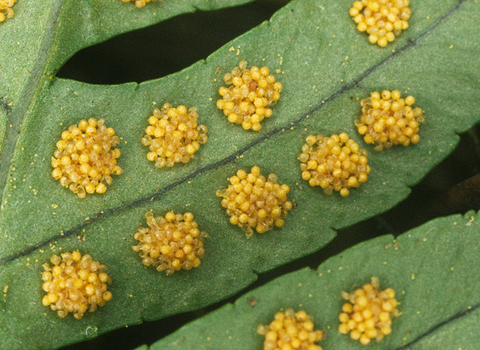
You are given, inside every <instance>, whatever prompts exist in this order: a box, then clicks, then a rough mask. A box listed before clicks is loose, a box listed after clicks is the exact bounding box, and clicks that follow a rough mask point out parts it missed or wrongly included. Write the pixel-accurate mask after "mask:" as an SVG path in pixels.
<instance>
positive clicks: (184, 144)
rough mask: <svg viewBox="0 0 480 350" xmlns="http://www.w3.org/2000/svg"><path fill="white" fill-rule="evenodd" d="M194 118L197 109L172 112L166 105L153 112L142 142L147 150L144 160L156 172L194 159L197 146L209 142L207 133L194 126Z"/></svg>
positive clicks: (202, 128)
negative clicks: (157, 169)
mask: <svg viewBox="0 0 480 350" xmlns="http://www.w3.org/2000/svg"><path fill="white" fill-rule="evenodd" d="M197 118H198V112H197V108H196V107H192V108H190V109H189V110H187V107H185V106H183V105H180V106H178V107H176V108H175V107H172V105H171V104H169V103H166V104H164V105H163V107H162V109H158V108H155V109H154V110H153V115H152V116H151V117H150V118H148V123H149V125H148V126H147V128H146V129H145V132H146V135H145V136H144V137H143V138H142V144H144V145H145V146H148V148H149V150H150V152H149V153H148V154H147V159H148V160H149V161H152V162H155V166H156V167H157V168H163V167H164V166H166V167H172V166H174V165H175V163H180V162H182V163H188V162H189V161H190V159H192V158H195V156H194V153H195V152H197V151H198V150H199V149H200V145H201V144H204V143H207V141H208V137H207V131H208V129H207V127H206V126H205V125H197Z"/></svg>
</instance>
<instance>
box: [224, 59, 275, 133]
mask: <svg viewBox="0 0 480 350" xmlns="http://www.w3.org/2000/svg"><path fill="white" fill-rule="evenodd" d="M223 80H224V81H225V83H226V84H227V85H229V87H225V86H222V87H221V88H220V89H219V90H218V93H219V94H220V96H222V98H221V99H220V100H218V101H217V107H218V108H219V109H221V110H223V114H225V115H226V116H227V117H228V120H229V121H230V122H231V123H236V124H242V127H243V128H244V129H245V130H249V129H252V130H254V131H259V130H260V129H261V128H262V125H261V124H260V123H261V122H262V120H263V119H264V118H268V117H270V116H271V115H272V109H271V107H272V106H273V105H274V104H275V103H277V101H278V100H279V99H280V92H281V91H282V88H283V85H282V83H280V82H278V81H276V78H275V77H274V76H273V75H271V74H270V70H269V69H268V68H267V67H262V68H259V67H257V66H253V67H251V68H250V69H247V61H245V60H243V61H240V63H239V64H238V67H235V68H234V69H233V70H232V72H231V73H227V74H225V75H224V77H223Z"/></svg>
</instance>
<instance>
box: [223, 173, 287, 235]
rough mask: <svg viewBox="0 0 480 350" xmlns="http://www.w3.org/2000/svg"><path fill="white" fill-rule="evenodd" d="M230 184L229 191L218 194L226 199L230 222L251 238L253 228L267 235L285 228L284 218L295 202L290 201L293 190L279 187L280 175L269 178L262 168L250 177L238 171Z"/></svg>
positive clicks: (224, 201) (224, 200)
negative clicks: (289, 193)
mask: <svg viewBox="0 0 480 350" xmlns="http://www.w3.org/2000/svg"><path fill="white" fill-rule="evenodd" d="M229 181H230V185H228V188H227V189H226V190H218V191H217V193H216V194H217V196H218V197H222V198H223V199H222V207H224V208H226V209H227V210H226V211H227V215H228V216H230V223H231V224H232V225H238V226H239V227H241V228H242V229H243V230H244V231H245V233H246V235H247V237H251V236H252V235H253V229H255V230H256V231H257V232H258V233H264V232H267V231H269V230H271V229H272V228H273V227H274V226H276V227H282V226H283V225H284V223H285V222H284V220H283V219H284V218H285V217H286V216H287V215H288V211H289V210H290V209H292V202H290V201H288V200H287V194H288V192H290V187H288V185H280V184H278V183H277V175H275V174H270V175H268V178H265V176H263V175H261V174H260V168H259V167H258V166H254V167H253V168H252V169H251V173H249V174H247V173H246V171H245V170H238V171H237V175H235V176H232V177H231V178H229Z"/></svg>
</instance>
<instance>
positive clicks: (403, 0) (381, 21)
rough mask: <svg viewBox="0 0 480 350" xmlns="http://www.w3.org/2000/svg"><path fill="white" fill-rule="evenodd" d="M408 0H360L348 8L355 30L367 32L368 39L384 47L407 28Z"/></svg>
mask: <svg viewBox="0 0 480 350" xmlns="http://www.w3.org/2000/svg"><path fill="white" fill-rule="evenodd" d="M409 5H410V1H409V0H361V1H355V2H354V3H353V5H352V8H350V11H349V13H350V16H352V18H353V20H354V21H355V23H356V24H357V30H358V31H360V32H367V34H369V36H368V41H369V42H370V43H372V44H377V45H378V46H380V47H385V46H387V44H388V43H389V42H392V41H393V40H395V38H396V37H397V36H399V35H400V34H401V33H402V31H403V30H405V29H407V28H408V19H409V18H410V15H411V11H410V9H409V7H408V6H409Z"/></svg>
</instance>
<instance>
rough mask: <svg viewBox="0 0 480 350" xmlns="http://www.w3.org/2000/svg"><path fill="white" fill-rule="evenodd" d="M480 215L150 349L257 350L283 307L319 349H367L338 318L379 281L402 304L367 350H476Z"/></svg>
mask: <svg viewBox="0 0 480 350" xmlns="http://www.w3.org/2000/svg"><path fill="white" fill-rule="evenodd" d="M479 218H480V215H478V214H477V215H475V214H474V213H473V212H472V213H471V214H470V215H466V216H464V217H461V216H459V215H455V216H450V217H445V218H441V219H435V220H432V221H430V222H428V223H427V224H424V225H422V226H420V227H418V228H415V229H413V230H411V231H408V232H406V233H404V234H402V235H401V236H399V237H398V238H397V239H394V237H393V236H391V235H387V236H382V237H378V238H376V239H372V240H370V241H366V242H363V243H361V244H358V245H357V246H355V247H353V248H350V249H347V250H345V251H344V252H342V253H340V254H338V255H337V256H335V257H333V258H330V259H328V260H327V261H326V262H324V263H323V264H321V265H320V267H319V268H318V270H316V271H314V270H311V269H309V268H305V269H302V270H299V271H296V272H293V273H289V274H287V275H284V276H282V277H279V278H277V279H275V280H273V281H272V282H269V283H268V284H266V285H264V286H262V287H260V288H257V289H255V290H253V291H251V292H249V293H247V294H245V295H244V296H242V297H241V298H239V299H238V300H237V301H236V302H235V304H233V305H232V304H228V305H226V306H224V307H222V308H221V309H219V310H217V311H214V312H212V313H210V314H209V315H207V316H204V317H202V318H200V319H198V320H196V321H194V322H191V323H189V324H187V325H186V326H184V327H182V328H181V329H180V330H178V331H177V332H175V333H173V334H171V335H169V336H167V337H166V338H164V339H162V340H160V341H158V342H156V343H154V344H153V345H152V346H150V348H149V349H150V350H157V349H178V350H181V349H185V350H190V349H198V350H202V349H232V350H237V349H238V350H240V349H261V348H262V344H263V341H264V339H265V338H264V337H263V336H260V335H258V334H257V333H256V328H257V326H258V325H260V324H264V325H268V324H269V323H270V322H271V321H272V320H273V316H274V315H275V313H276V312H278V311H279V310H280V309H282V308H283V309H287V308H294V309H295V310H297V311H298V310H300V309H302V310H305V311H307V313H308V314H309V315H312V316H313V319H314V323H315V329H321V330H326V339H325V340H322V341H321V342H320V343H319V345H321V346H322V347H323V348H324V349H329V350H335V349H365V347H364V345H362V344H360V342H358V341H353V340H352V339H350V337H349V336H348V335H342V334H340V333H339V332H338V331H337V329H338V325H339V321H338V315H339V314H340V312H341V308H342V305H343V303H344V302H345V301H344V300H343V299H342V297H341V295H340V293H341V291H347V292H350V291H351V290H354V289H356V288H360V287H361V286H362V285H363V284H364V283H367V282H369V281H370V278H371V277H372V276H376V277H378V278H379V279H380V287H381V288H382V289H386V288H387V287H391V288H393V289H394V290H395V291H396V294H397V295H396V298H397V300H398V301H399V302H400V305H399V307H398V309H399V311H401V313H402V314H401V315H400V316H399V317H398V318H394V319H393V323H392V333H391V334H390V335H388V336H386V337H385V338H384V340H383V341H381V342H379V343H376V342H372V343H371V344H370V345H369V348H372V349H390V350H391V349H396V350H406V349H432V350H433V349H476V348H477V347H478V341H479V340H480V338H479V334H480V327H479V323H478V321H479V311H480V291H479V289H478V284H477V282H476V281H477V280H478V274H479V273H480V256H479V255H478V249H480V243H479V242H480V225H479Z"/></svg>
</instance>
